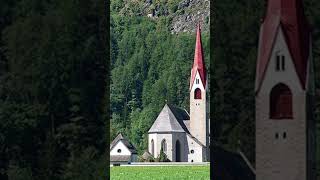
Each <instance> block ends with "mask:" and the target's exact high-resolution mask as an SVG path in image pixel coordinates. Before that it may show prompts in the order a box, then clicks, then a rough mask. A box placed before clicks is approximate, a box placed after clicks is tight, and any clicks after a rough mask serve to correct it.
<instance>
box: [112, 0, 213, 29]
mask: <svg viewBox="0 0 320 180" xmlns="http://www.w3.org/2000/svg"><path fill="white" fill-rule="evenodd" d="M117 3H118V4H117ZM111 6H112V8H111V9H112V10H114V11H117V13H119V14H121V15H125V16H146V17H149V18H152V19H154V20H158V19H159V18H161V17H165V18H168V20H169V22H170V25H169V26H170V27H168V28H169V29H170V31H171V32H172V33H179V32H193V31H195V27H196V24H197V23H198V22H201V25H202V29H203V31H209V24H210V1H209V0H113V2H111Z"/></svg>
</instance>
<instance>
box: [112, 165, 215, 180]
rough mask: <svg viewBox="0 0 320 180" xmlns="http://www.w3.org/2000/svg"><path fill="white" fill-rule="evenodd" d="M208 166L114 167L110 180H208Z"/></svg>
mask: <svg viewBox="0 0 320 180" xmlns="http://www.w3.org/2000/svg"><path fill="white" fill-rule="evenodd" d="M209 169H210V166H132V167H130V166H115V167H110V170H111V174H110V175H111V180H118V179H121V180H122V179H123V180H144V179H146V180H154V179H156V180H160V179H161V180H174V179H194V180H208V179H210V172H209V171H210V170H209Z"/></svg>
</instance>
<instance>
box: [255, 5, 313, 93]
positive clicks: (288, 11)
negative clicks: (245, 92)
mask: <svg viewBox="0 0 320 180" xmlns="http://www.w3.org/2000/svg"><path fill="white" fill-rule="evenodd" d="M267 2H268V7H267V11H266V15H265V17H264V19H263V22H262V25H261V31H260V44H259V55H258V63H257V78H258V79H257V80H258V81H257V83H258V87H257V90H258V89H259V88H260V86H261V82H262V80H263V78H264V74H265V71H266V68H267V65H268V62H269V59H270V56H271V51H272V48H273V44H274V41H275V38H276V35H277V32H278V30H279V28H280V27H281V28H282V30H283V33H284V36H285V41H286V43H287V45H288V48H289V52H290V54H291V57H292V59H293V63H294V66H295V69H296V72H297V74H298V77H299V80H300V83H301V85H302V87H303V88H305V84H306V83H305V82H306V73H307V61H308V58H309V46H310V32H311V30H310V27H309V24H308V22H307V19H306V17H305V15H304V11H303V4H302V0H268V1H267Z"/></svg>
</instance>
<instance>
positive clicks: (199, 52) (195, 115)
mask: <svg viewBox="0 0 320 180" xmlns="http://www.w3.org/2000/svg"><path fill="white" fill-rule="evenodd" d="M206 86H207V74H206V67H205V63H204V56H203V49H202V42H201V29H200V24H198V27H197V37H196V46H195V52H194V62H193V67H192V69H191V78H190V131H191V132H190V133H191V135H192V136H194V137H195V138H196V139H198V140H199V141H200V142H201V143H202V144H203V145H204V146H206V147H207V146H208V121H207V114H206V106H207V100H206Z"/></svg>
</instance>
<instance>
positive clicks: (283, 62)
mask: <svg viewBox="0 0 320 180" xmlns="http://www.w3.org/2000/svg"><path fill="white" fill-rule="evenodd" d="M285 65H286V64H285V57H284V56H283V55H282V56H281V70H282V71H284V70H285V67H286V66H285Z"/></svg>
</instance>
